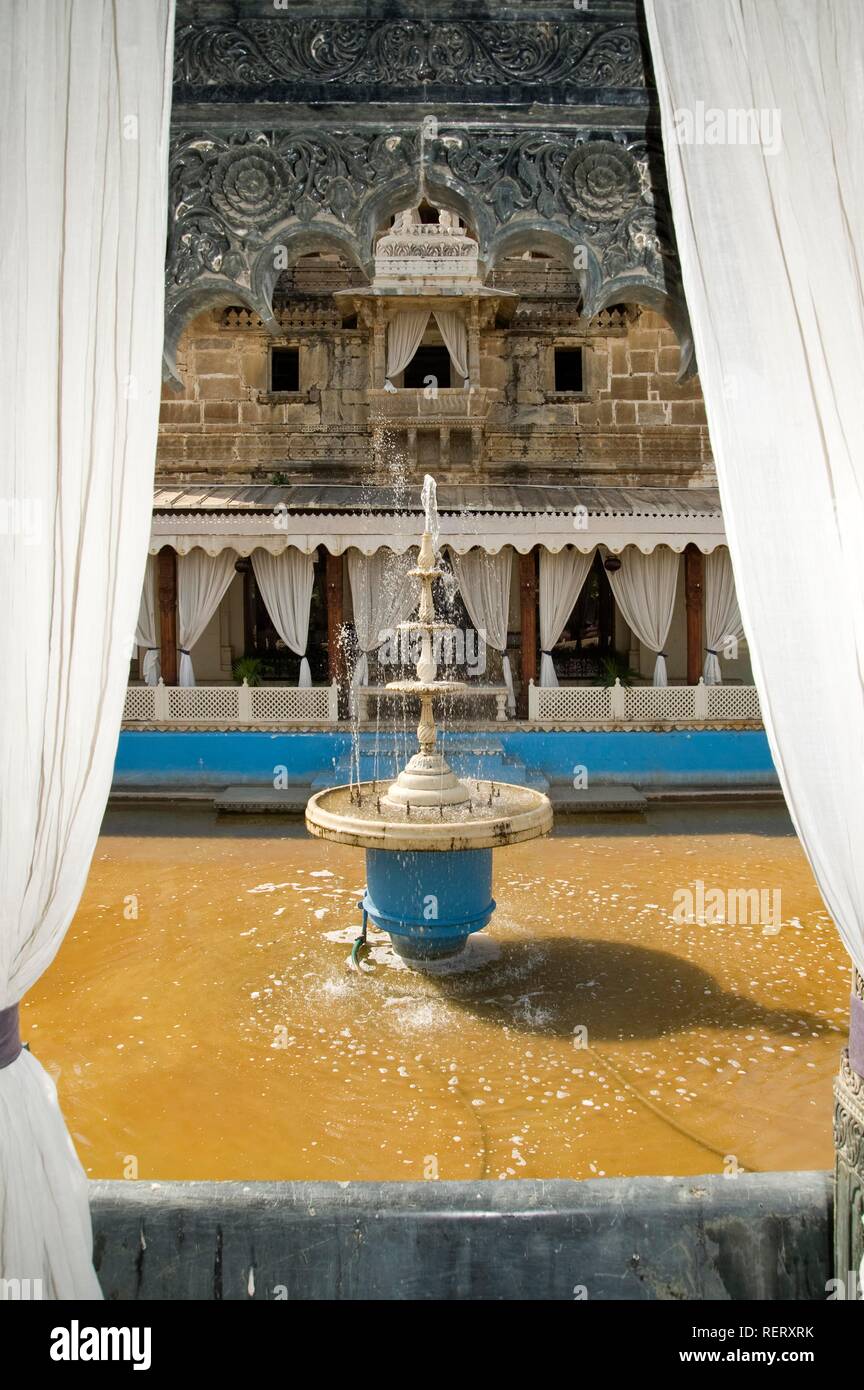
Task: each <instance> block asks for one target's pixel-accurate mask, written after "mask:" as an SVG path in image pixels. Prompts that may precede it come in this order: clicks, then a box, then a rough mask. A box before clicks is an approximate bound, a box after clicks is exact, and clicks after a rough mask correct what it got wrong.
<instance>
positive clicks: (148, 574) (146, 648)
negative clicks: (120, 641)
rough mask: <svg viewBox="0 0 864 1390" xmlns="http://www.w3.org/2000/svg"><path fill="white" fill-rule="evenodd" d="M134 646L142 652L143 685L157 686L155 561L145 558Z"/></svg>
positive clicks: (158, 671)
mask: <svg viewBox="0 0 864 1390" xmlns="http://www.w3.org/2000/svg"><path fill="white" fill-rule="evenodd" d="M135 645H136V647H137V648H138V650H139V651H143V653H144V660H143V662H142V664H141V675H142V676H143V678H144V684H145V685H158V684H159V676H160V663H159V634H158V632H157V630H156V560H155V557H154V556H153V555H148V556H147V568H146V569H145V571H144V587H143V589H142V590H141V605H140V607H139V609H138V626H137V628H136V629H135Z"/></svg>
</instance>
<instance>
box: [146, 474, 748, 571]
mask: <svg viewBox="0 0 864 1390" xmlns="http://www.w3.org/2000/svg"><path fill="white" fill-rule="evenodd" d="M415 493H416V496H415V495H414V494H415ZM438 506H439V511H440V519H441V537H440V539H441V543H442V545H448V546H450V547H451V549H453V550H454V551H455V552H456V553H457V554H460V555H462V554H464V553H465V552H466V551H467V550H471V549H472V548H473V547H475V546H481V547H482V548H483V549H484V550H486V551H488V552H489V553H490V554H492V555H494V554H496V553H497V552H498V551H499V550H501V549H502V547H503V546H506V545H511V546H513V547H514V548H515V549H516V550H517V551H519V552H520V553H522V554H525V553H526V552H527V551H529V550H531V548H532V547H533V546H535V545H542V546H545V547H546V549H547V550H551V551H553V552H555V551H559V550H563V548H564V547H565V546H567V545H572V546H575V547H576V548H577V549H578V550H582V551H589V550H593V549H594V547H595V546H596V545H605V546H607V547H608V549H609V550H611V551H613V552H617V551H620V550H623V549H624V547H625V546H627V545H638V546H639V549H640V550H642V551H644V552H645V553H646V554H647V553H648V552H649V551H651V550H654V548H655V547H656V546H658V545H667V546H669V547H670V549H672V550H676V551H682V550H683V549H684V547H685V546H686V545H688V544H691V543H692V544H694V545H696V546H698V548H699V549H700V550H701V551H703V552H704V553H705V554H709V553H710V552H711V551H712V550H715V549H716V547H717V546H718V545H725V544H726V534H725V531H724V527H723V516H722V513H721V511H720V500H719V496H718V493H717V492H716V490H715V489H713V488H603V487H577V486H572V487H553V486H549V487H540V486H529V485H525V486H521V485H514V486H509V485H504V484H489V485H488V486H480V485H472V486H464V487H453V486H447V485H440V486H439V488H438ZM421 529H422V508H421V506H420V499H419V487H417V488H412V489H411V493H410V495H409V496H407V497H406V496H405V495H404V494H402V493H401V492H398V493H397V491H396V489H394V488H384V487H358V486H349V485H343V484H336V483H332V484H312V483H310V484H305V483H298V484H291V485H286V486H282V487H276V486H267V485H257V486H256V485H251V486H246V487H239V486H232V485H230V484H213V485H206V484H202V485H200V486H187V487H160V488H157V490H156V494H155V497H154V504H153V528H152V533H151V537H150V552H151V554H155V553H156V552H157V551H158V550H159V549H160V548H161V547H162V546H164V545H170V546H172V547H173V548H174V549H175V550H176V551H178V552H179V554H181V555H185V554H186V553H187V552H188V551H190V550H192V549H193V548H194V547H196V546H198V547H200V548H201V549H202V550H205V551H206V552H207V553H208V554H209V555H215V554H217V553H218V552H219V551H220V550H225V549H230V550H236V552H237V553H238V555H249V554H250V553H251V552H252V551H253V550H256V549H264V550H269V551H270V552H271V553H272V554H279V553H280V551H283V550H285V549H287V548H288V547H289V546H293V547H295V548H296V549H298V550H303V551H305V552H307V553H310V552H311V551H313V550H317V549H318V548H319V547H321V548H323V549H325V550H328V551H329V552H330V553H331V554H332V555H341V554H342V553H343V552H344V551H345V550H348V549H349V548H350V547H352V546H354V547H356V548H357V549H358V550H360V551H362V553H363V554H364V555H372V554H374V552H375V551H376V550H380V549H382V548H385V549H390V550H395V551H397V552H400V553H401V552H403V551H405V550H408V549H409V548H410V547H411V546H412V545H416V544H417V538H418V535H419V533H420V531H421Z"/></svg>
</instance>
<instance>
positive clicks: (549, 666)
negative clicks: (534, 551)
mask: <svg viewBox="0 0 864 1390" xmlns="http://www.w3.org/2000/svg"><path fill="white" fill-rule="evenodd" d="M595 554H596V551H594V550H589V552H588V554H587V555H583V554H582V552H581V550H574V549H573V547H572V546H568V547H567V549H566V550H560V551H559V552H558V554H557V555H553V554H552V552H551V550H546V548H545V547H544V548H543V549H542V550H541V551H540V647H541V652H540V684H541V685H557V684H558V677H557V675H556V674H555V663H554V661H553V660H552V648H553V647H554V646H555V643H556V642H557V641H558V638H559V637H560V636H561V633H562V632H563V631H564V625H565V623H566V622H567V619H568V618H569V617H570V614H571V613H572V612H573V609H574V608H575V607H576V603H577V601H578V598H579V595H580V594H581V592H582V586H583V584H584V583H585V580H586V579H587V578H588V575H589V573H590V571H591V566H592V564H593V563H594V556H595Z"/></svg>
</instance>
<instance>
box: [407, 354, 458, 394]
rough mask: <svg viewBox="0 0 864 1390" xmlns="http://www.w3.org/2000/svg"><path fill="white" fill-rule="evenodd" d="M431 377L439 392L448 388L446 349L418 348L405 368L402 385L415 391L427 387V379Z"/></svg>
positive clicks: (448, 359)
mask: <svg viewBox="0 0 864 1390" xmlns="http://www.w3.org/2000/svg"><path fill="white" fill-rule="evenodd" d="M428 377H432V379H433V382H434V385H435V386H437V387H438V389H439V391H445V390H447V389H448V387H449V386H450V354H449V352H448V351H447V349H446V347H433V346H430V347H420V348H418V349H417V351H416V353H415V354H414V357H413V358H412V359H411V361H410V362H409V363H408V366H407V367H406V368H405V375H404V377H403V385H404V386H406V387H409V388H410V389H413V390H415V391H422V389H423V387H424V386H429V385H431V384H432V383H430V382H429V381H428V380H427V378H428Z"/></svg>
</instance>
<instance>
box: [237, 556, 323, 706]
mask: <svg viewBox="0 0 864 1390" xmlns="http://www.w3.org/2000/svg"><path fill="white" fill-rule="evenodd" d="M252 569H253V571H254V573H255V582H256V583H257V585H258V588H259V589H260V590H261V597H262V598H263V600H264V606H265V608H266V609H267V612H268V613H269V614H270V621H271V622H272V624H273V626H274V627H275V629H276V631H277V632H278V633H279V636H280V637H281V638H282V641H283V642H284V643H285V644H286V646H288V647H290V648H291V651H292V652H295V653H296V654H297V656H299V657H300V658H301V661H300V679H299V680H298V682H297V684H298V685H302V686H307V685H311V684H312V673H311V671H310V670H309V662H308V660H307V657H306V647H307V645H308V642H309V613H310V610H311V608H312V586H313V585H314V583H315V559H314V557H313V556H312V555H305V554H304V553H303V551H302V550H297V549H296V548H295V547H294V546H289V548H288V549H287V550H283V551H282V553H281V555H271V554H270V552H269V550H253V551H252Z"/></svg>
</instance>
